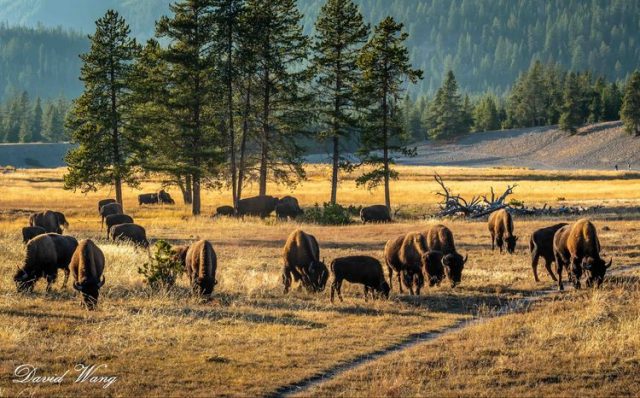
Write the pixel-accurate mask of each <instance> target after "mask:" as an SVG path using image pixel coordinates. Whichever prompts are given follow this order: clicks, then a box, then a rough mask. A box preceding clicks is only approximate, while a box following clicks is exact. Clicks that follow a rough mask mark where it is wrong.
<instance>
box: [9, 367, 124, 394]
mask: <svg viewBox="0 0 640 398" xmlns="http://www.w3.org/2000/svg"><path fill="white" fill-rule="evenodd" d="M106 367H107V365H104V364H102V365H85V364H81V363H79V364H77V365H76V366H74V367H73V371H75V373H77V376H76V377H75V379H74V380H73V382H74V383H87V384H102V388H105V389H106V388H109V386H111V385H112V384H113V383H115V382H116V380H118V377H117V376H105V375H97V374H96V373H97V372H98V370H99V369H101V368H106ZM70 372H71V369H67V370H66V371H65V372H64V373H62V374H60V375H40V374H39V373H38V368H37V367H35V366H33V365H29V364H25V365H20V366H18V367H16V368H15V370H14V371H13V382H14V383H22V384H44V383H50V384H62V383H63V382H64V381H65V379H66V377H67V376H69V373H70Z"/></svg>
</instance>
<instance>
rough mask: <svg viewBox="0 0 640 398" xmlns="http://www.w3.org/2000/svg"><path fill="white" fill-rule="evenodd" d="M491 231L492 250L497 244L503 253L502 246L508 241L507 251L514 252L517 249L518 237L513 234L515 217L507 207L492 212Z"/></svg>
mask: <svg viewBox="0 0 640 398" xmlns="http://www.w3.org/2000/svg"><path fill="white" fill-rule="evenodd" d="M489 233H490V234H491V250H494V249H495V247H496V246H498V248H499V249H500V253H502V246H503V245H504V242H507V252H508V253H509V254H513V252H514V251H515V250H516V242H517V241H518V237H517V236H514V235H513V219H512V218H511V214H509V212H508V211H506V210H505V209H501V210H498V211H496V212H494V213H491V215H490V216H489Z"/></svg>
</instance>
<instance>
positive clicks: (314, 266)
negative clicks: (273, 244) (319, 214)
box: [282, 229, 329, 294]
mask: <svg viewBox="0 0 640 398" xmlns="http://www.w3.org/2000/svg"><path fill="white" fill-rule="evenodd" d="M282 257H283V259H284V268H283V270H282V282H283V284H284V292H285V294H286V293H288V292H289V288H290V287H291V277H292V276H293V279H294V280H295V281H296V282H297V281H300V282H301V283H302V286H304V287H305V289H307V291H310V292H320V291H322V290H324V287H325V285H326V284H327V279H328V278H329V270H328V269H327V266H326V265H325V264H324V262H323V261H320V246H319V245H318V241H317V240H316V238H315V237H314V236H313V235H310V234H307V233H305V232H303V231H302V230H299V229H298V230H295V231H293V232H292V233H291V235H289V238H288V239H287V242H286V243H285V245H284V250H283V253H282Z"/></svg>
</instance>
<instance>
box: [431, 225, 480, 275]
mask: <svg viewBox="0 0 640 398" xmlns="http://www.w3.org/2000/svg"><path fill="white" fill-rule="evenodd" d="M426 237H427V247H428V248H429V250H430V251H439V252H442V254H443V257H442V265H443V266H444V272H445V275H446V276H447V278H448V279H449V281H450V282H451V287H456V286H457V285H458V284H460V282H461V281H462V270H463V269H464V265H465V264H466V263H467V260H468V259H469V255H467V256H465V257H462V255H461V254H460V253H458V251H457V250H456V245H455V242H454V240H453V233H452V232H451V230H450V229H449V228H447V227H445V226H444V225H434V226H433V227H431V228H430V229H429V231H427V233H426ZM423 262H424V261H423Z"/></svg>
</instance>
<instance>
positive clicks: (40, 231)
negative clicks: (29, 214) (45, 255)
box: [22, 227, 47, 243]
mask: <svg viewBox="0 0 640 398" xmlns="http://www.w3.org/2000/svg"><path fill="white" fill-rule="evenodd" d="M46 233H47V231H46V230H45V229H44V228H42V227H24V228H22V243H27V242H29V241H30V240H31V239H33V238H35V237H36V236H38V235H44V234H46Z"/></svg>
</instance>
